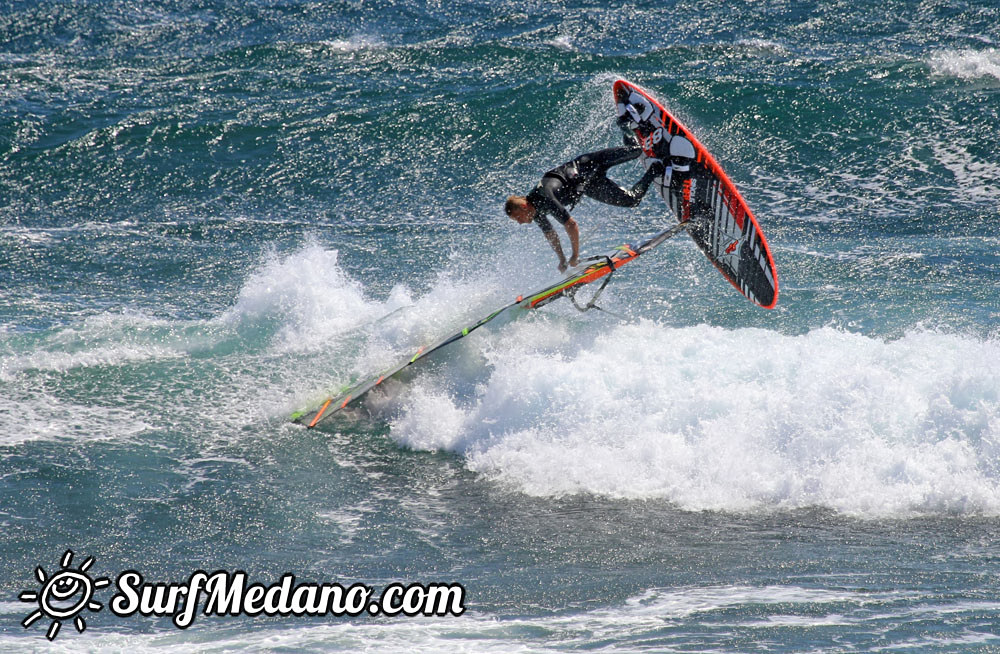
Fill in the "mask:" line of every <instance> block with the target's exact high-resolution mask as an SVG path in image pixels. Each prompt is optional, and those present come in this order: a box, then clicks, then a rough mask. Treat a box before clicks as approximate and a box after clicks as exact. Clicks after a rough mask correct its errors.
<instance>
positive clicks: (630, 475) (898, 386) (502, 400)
mask: <svg viewBox="0 0 1000 654" xmlns="http://www.w3.org/2000/svg"><path fill="white" fill-rule="evenodd" d="M467 341H470V342H478V343H480V345H478V346H477V347H479V348H481V352H482V356H483V357H484V358H485V359H487V360H488V361H490V362H491V364H492V368H491V370H490V371H489V373H488V377H486V378H485V380H476V381H477V385H475V386H474V387H472V388H471V389H470V388H468V386H465V387H464V391H456V390H452V389H462V388H463V386H462V384H461V383H455V384H454V385H453V386H452V387H451V389H449V387H448V386H447V385H446V381H447V380H448V379H449V378H450V377H449V375H452V376H454V371H451V372H446V373H444V374H442V375H440V376H436V375H435V374H426V375H423V376H422V377H420V378H418V379H417V380H416V381H415V382H414V383H412V384H410V385H409V386H408V387H407V388H405V389H404V390H403V395H402V397H401V398H400V399H399V400H398V402H397V403H396V404H394V405H393V407H392V408H393V410H394V411H397V413H394V414H393V413H390V414H387V415H389V416H390V419H391V424H392V435H393V437H394V438H395V439H396V440H397V441H399V442H400V443H401V444H404V445H406V446H409V447H414V448H417V449H445V450H451V451H454V452H458V453H460V454H462V455H464V456H465V458H466V461H467V465H468V467H469V468H470V469H472V470H474V471H476V472H479V473H482V474H484V475H487V476H490V477H492V478H495V479H497V480H500V481H502V482H504V483H507V484H509V485H511V486H512V487H514V488H516V489H518V490H520V491H522V492H525V493H529V494H532V495H539V496H561V495H567V494H575V493H594V494H598V495H603V496H608V497H615V498H662V499H664V500H667V501H670V502H673V503H675V504H677V505H679V506H681V507H683V508H686V509H692V510H700V509H719V510H734V511H744V510H757V509H775V508H799V507H809V506H822V507H828V508H832V509H835V510H837V511H841V512H844V513H848V514H856V515H864V516H884V515H900V514H912V513H924V512H931V513H934V512H956V513H986V514H990V515H996V514H1000V465H997V464H996V461H997V460H1000V343H998V342H996V341H982V340H978V339H975V338H971V337H964V336H959V335H946V334H937V333H926V332H925V333H912V334H909V335H907V336H906V337H904V338H902V339H899V340H896V341H888V342H887V341H883V340H880V339H876V338H870V337H866V336H862V335H857V334H850V333H845V332H841V331H837V330H834V329H819V330H815V331H812V332H809V333H807V334H804V335H801V336H785V335H781V334H777V333H774V332H769V331H762V330H752V329H743V330H723V329H718V328H713V327H708V326H697V327H685V328H670V327H665V326H660V325H656V324H652V323H648V322H647V323H642V324H638V325H626V326H618V327H613V328H611V329H610V330H609V331H608V332H606V333H604V334H602V335H601V336H600V337H598V338H596V340H593V341H592V342H591V341H589V340H587V339H586V338H585V337H584V336H581V335H579V334H574V333H573V332H572V331H571V330H569V329H567V325H566V323H565V322H560V321H557V320H537V321H531V322H521V323H519V324H517V325H515V326H513V327H512V328H508V329H505V330H503V331H500V332H497V333H496V334H494V335H492V336H490V337H489V338H482V339H477V341H472V339H467ZM463 393H464V394H463ZM470 395H471V397H470Z"/></svg>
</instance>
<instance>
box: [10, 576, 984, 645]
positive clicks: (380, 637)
mask: <svg viewBox="0 0 1000 654" xmlns="http://www.w3.org/2000/svg"><path fill="white" fill-rule="evenodd" d="M906 600H911V601H912V600H919V597H915V596H914V594H912V593H906V592H897V591H883V592H861V591H851V590H842V591H841V590H837V591H831V590H824V589H811V588H801V587H796V586H778V585H775V586H761V587H753V586H721V585H720V586H701V587H697V586H696V587H680V588H654V589H649V590H647V591H644V592H642V593H640V594H639V595H636V596H634V597H631V598H628V599H627V600H625V601H624V602H623V603H621V604H618V605H616V606H609V607H602V608H597V609H591V610H586V611H578V612H572V613H568V614H560V615H549V616H540V617H529V618H505V619H497V618H495V617H492V616H487V615H477V614H475V613H472V612H469V613H466V614H465V615H463V616H462V617H461V618H400V619H395V620H391V621H386V622H375V623H372V622H339V623H335V624H320V625H315V624H314V625H308V624H306V623H303V625H302V626H301V627H298V626H296V627H294V628H289V627H277V628H268V629H262V630H256V629H253V630H248V629H246V628H242V627H226V626H225V619H221V618H213V617H199V618H198V620H199V621H201V624H200V625H199V624H196V625H195V627H194V628H192V629H189V630H187V631H183V632H181V631H174V630H170V631H167V632H165V633H155V634H149V635H136V634H129V635H126V634H116V633H98V630H97V628H96V627H95V628H94V629H88V630H87V632H85V633H84V634H77V633H70V634H67V635H66V636H63V635H60V637H59V638H58V639H56V641H54V642H53V643H51V644H47V647H46V650H47V651H73V652H84V651H87V652H89V651H100V652H129V653H130V654H138V653H144V652H161V653H162V652H185V651H190V649H191V648H192V647H196V648H197V649H198V650H199V651H210V652H211V651H231V650H239V651H247V652H261V651H285V650H287V651H324V652H326V651H352V652H406V653H407V654H417V653H420V652H439V651H451V652H469V653H478V652H483V653H492V652H556V651H567V650H576V649H580V648H588V647H592V646H593V644H594V643H599V642H603V643H607V644H608V645H609V646H610V647H611V648H612V649H615V650H617V649H622V648H627V647H629V646H633V647H635V646H640V645H641V644H643V643H649V642H651V641H655V642H658V643H659V644H660V645H661V647H663V648H664V649H670V648H671V647H673V646H676V647H678V648H683V649H689V648H690V647H691V644H692V643H696V644H701V645H704V646H709V647H710V646H711V644H712V643H713V642H715V641H716V640H717V639H719V638H723V639H728V638H729V637H730V635H731V634H732V632H733V629H739V630H746V629H762V630H766V633H768V634H770V635H771V637H774V636H775V632H776V631H777V630H782V629H789V630H791V631H792V633H799V632H800V630H801V629H802V628H803V627H810V628H824V627H831V626H840V625H844V624H849V625H859V624H860V625H865V627H864V628H866V629H868V628H870V626H868V624H870V623H872V622H876V621H878V625H879V628H884V627H885V625H886V623H887V622H889V623H890V624H906V623H908V622H911V621H916V622H917V624H924V618H920V619H919V620H914V619H913V617H912V616H908V615H906V614H905V612H904V613H899V614H889V615H882V614H879V617H878V618H875V617H873V615H872V613H871V611H870V610H869V607H871V606H892V605H893V604H894V603H898V602H901V601H906ZM992 605H993V604H992V603H990V602H980V603H976V602H963V603H961V610H960V612H963V613H968V614H970V615H977V614H981V613H982V612H983V611H987V612H989V611H992V610H993V609H992ZM906 606H907V605H905V604H904V605H903V609H905V608H906ZM945 608H948V607H945ZM743 609H750V610H749V611H746V612H741V611H742V610H743ZM762 610H763V611H766V612H767V613H768V614H769V615H768V616H767V617H766V618H765V619H760V617H759V616H760V613H761V611H762ZM719 612H725V619H724V620H720V619H719V618H720V617H722V616H720V615H719ZM713 613H714V614H715V615H712V614H713ZM952 615H954V614H952ZM697 616H706V617H708V616H711V618H710V619H708V620H707V621H699V622H698V624H696V625H692V626H691V627H689V628H682V629H666V630H665V627H667V626H670V625H671V621H674V620H690V619H691V618H692V617H693V618H694V619H695V620H697ZM207 624H211V625H212V626H211V627H206V626H205V625H207ZM778 633H780V631H779V632H778ZM39 637H41V634H39ZM925 638H926V637H925ZM935 638H936V636H935ZM990 638H992V636H990V635H987V634H985V633H980V634H975V633H968V632H967V633H960V634H955V635H954V636H951V637H949V638H948V639H947V640H945V639H944V638H943V637H942V640H941V641H939V642H941V643H958V642H983V641H985V640H987V639H990ZM906 642H910V641H908V640H904V641H902V643H906ZM25 643H26V641H25V637H24V636H22V637H20V638H11V637H7V638H4V639H3V640H0V651H17V647H18V646H20V647H22V648H23V647H24V645H25ZM668 643H669V645H668ZM890 646H891V643H890Z"/></svg>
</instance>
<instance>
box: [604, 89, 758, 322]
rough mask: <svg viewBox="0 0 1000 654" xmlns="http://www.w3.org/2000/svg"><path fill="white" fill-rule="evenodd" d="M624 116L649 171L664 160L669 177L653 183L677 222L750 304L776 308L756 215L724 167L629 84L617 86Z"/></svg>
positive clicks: (618, 105) (618, 103)
mask: <svg viewBox="0 0 1000 654" xmlns="http://www.w3.org/2000/svg"><path fill="white" fill-rule="evenodd" d="M613 90H614V99H615V105H616V108H617V111H618V116H619V117H625V119H626V120H630V121H631V123H632V125H633V130H632V131H633V133H634V134H635V136H636V138H638V139H639V144H640V145H641V146H642V150H643V154H642V160H643V164H644V165H645V166H647V167H648V166H649V165H650V164H651V163H652V162H653V160H655V159H659V160H660V161H662V162H663V163H664V164H665V165H666V166H667V172H666V173H664V175H663V177H662V178H660V179H658V180H656V181H655V182H654V184H655V185H656V187H657V190H658V192H659V194H660V197H662V198H663V200H664V202H666V203H667V206H669V207H670V209H671V210H672V211H673V212H674V214H675V215H676V216H677V219H678V220H679V221H680V222H682V223H686V222H690V223H691V224H690V226H689V228H688V233H689V234H691V238H693V239H694V242H695V243H697V245H698V247H699V248H700V249H701V251H702V252H704V253H705V255H706V256H707V257H708V259H709V261H711V262H712V263H713V264H714V265H715V267H716V268H718V270H719V272H721V273H722V275H723V277H725V278H726V279H727V280H729V283H730V284H732V285H733V286H734V287H736V289H737V290H738V291H739V292H740V293H742V294H743V295H744V296H746V297H747V298H748V299H749V300H750V301H751V302H753V303H755V304H757V305H759V306H761V307H764V308H765V309H772V308H774V305H775V304H776V303H777V301H778V273H777V270H776V269H775V267H774V259H773V258H772V257H771V250H770V249H769V248H768V246H767V240H766V239H765V238H764V234H763V232H761V230H760V225H759V224H758V223H757V219H756V218H754V215H753V212H751V211H750V207H748V206H747V203H746V201H744V200H743V198H742V196H740V194H739V191H737V190H736V186H735V185H734V184H733V182H732V180H730V179H729V177H728V176H727V175H726V173H725V172H724V171H723V170H722V166H720V165H719V164H718V162H717V161H716V160H715V159H714V158H713V157H712V155H711V154H710V153H709V152H708V150H706V149H705V148H704V146H702V144H701V143H699V142H698V139H696V138H695V137H694V135H693V134H692V133H691V132H690V130H688V129H687V128H686V127H684V125H682V124H681V123H680V121H678V120H677V119H676V118H674V117H673V116H672V115H671V114H670V112H669V111H667V110H666V109H665V108H664V107H663V105H661V104H660V103H659V102H657V101H656V99H655V98H653V96H651V95H650V94H649V92H647V91H645V90H643V89H642V88H640V87H638V86H636V85H635V84H632V83H631V82H628V81H625V80H622V79H620V80H617V81H616V82H615V83H614V87H613Z"/></svg>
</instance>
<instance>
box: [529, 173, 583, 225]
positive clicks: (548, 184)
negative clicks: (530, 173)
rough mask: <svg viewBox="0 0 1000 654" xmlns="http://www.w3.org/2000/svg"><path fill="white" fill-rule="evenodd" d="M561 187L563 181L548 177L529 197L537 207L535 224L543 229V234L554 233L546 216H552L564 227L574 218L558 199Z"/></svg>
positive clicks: (544, 178) (543, 179)
mask: <svg viewBox="0 0 1000 654" xmlns="http://www.w3.org/2000/svg"><path fill="white" fill-rule="evenodd" d="M561 187H562V180H560V179H558V178H556V177H548V176H546V177H543V178H542V181H541V182H540V183H539V184H538V186H536V187H535V190H534V191H532V192H531V194H530V195H529V196H528V201H529V202H531V204H532V206H534V207H535V223H537V224H538V226H539V227H541V228H542V231H543V232H550V231H552V223H551V222H549V219H548V218H546V214H548V215H551V216H552V217H553V218H555V219H556V220H558V221H559V222H560V223H562V224H563V225H565V224H566V221H568V220H569V219H570V218H572V216H570V213H569V211H567V210H566V207H564V206H563V204H562V202H560V201H559V199H558V198H557V197H556V191H557V190H558V189H559V188H561Z"/></svg>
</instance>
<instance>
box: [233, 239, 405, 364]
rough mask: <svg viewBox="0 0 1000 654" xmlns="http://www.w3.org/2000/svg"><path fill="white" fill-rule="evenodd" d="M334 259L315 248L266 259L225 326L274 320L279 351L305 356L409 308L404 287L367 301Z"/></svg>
mask: <svg viewBox="0 0 1000 654" xmlns="http://www.w3.org/2000/svg"><path fill="white" fill-rule="evenodd" d="M338 258H339V253H338V251H337V250H326V249H324V248H322V247H321V246H319V245H318V244H316V243H315V242H311V243H309V244H307V245H306V246H304V247H303V248H302V249H300V250H298V251H296V252H294V253H293V254H291V255H288V256H284V257H281V256H279V255H277V254H275V253H272V254H270V255H269V256H268V257H267V259H266V260H265V261H264V262H263V265H262V266H261V267H260V268H259V269H258V270H255V271H254V272H253V273H252V274H251V275H250V276H249V278H248V279H247V281H246V282H245V283H244V285H243V288H242V289H241V290H240V294H239V298H238V299H237V301H236V305H235V306H234V307H233V308H232V309H231V310H230V311H228V312H227V313H226V315H224V316H223V321H224V322H227V323H230V324H233V323H240V322H246V323H250V324H259V323H261V322H263V321H267V320H273V321H275V322H276V323H277V324H278V325H280V332H279V336H278V339H277V344H276V347H277V348H278V349H279V350H286V351H295V350H301V349H307V350H308V349H314V348H315V347H317V346H318V345H319V344H322V343H326V342H328V341H329V340H330V339H332V338H335V337H337V336H341V335H343V334H345V333H347V332H349V331H351V330H354V329H357V328H358V327H361V326H363V325H365V324H367V323H370V322H372V321H374V320H377V319H378V318H381V317H383V316H385V315H388V314H390V313H392V312H393V311H395V310H397V309H399V308H401V307H404V306H407V305H409V304H411V302H412V300H411V299H410V295H409V292H408V291H407V290H406V289H405V288H404V287H396V288H394V289H393V290H392V292H391V293H390V295H389V298H388V300H387V301H386V302H375V301H372V300H370V299H368V298H366V297H365V295H364V291H363V289H362V287H361V285H360V284H358V283H357V282H355V281H354V280H352V279H350V278H349V277H348V276H347V275H346V274H345V273H344V272H343V270H342V269H341V267H340V266H339V264H338Z"/></svg>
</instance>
